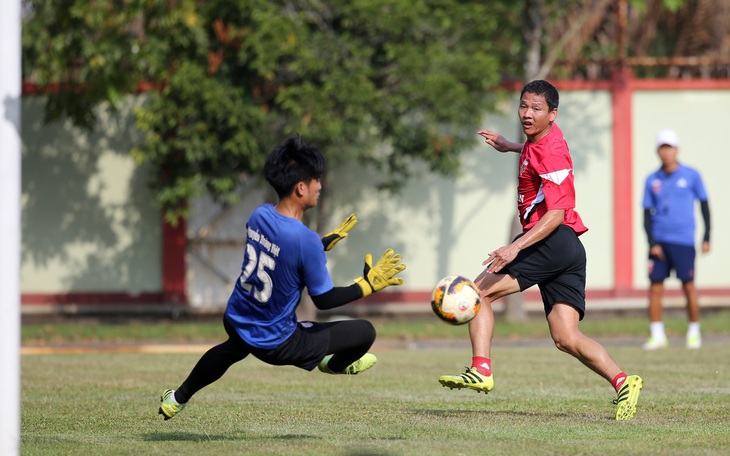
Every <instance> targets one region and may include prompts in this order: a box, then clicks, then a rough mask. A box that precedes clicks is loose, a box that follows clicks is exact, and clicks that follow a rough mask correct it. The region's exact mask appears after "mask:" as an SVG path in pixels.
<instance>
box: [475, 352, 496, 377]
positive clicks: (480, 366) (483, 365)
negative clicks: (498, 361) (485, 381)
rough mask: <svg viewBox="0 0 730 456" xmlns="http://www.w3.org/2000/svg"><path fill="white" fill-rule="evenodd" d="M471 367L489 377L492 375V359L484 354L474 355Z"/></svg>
mask: <svg viewBox="0 0 730 456" xmlns="http://www.w3.org/2000/svg"><path fill="white" fill-rule="evenodd" d="M471 367H473V368H474V369H476V370H477V372H479V373H480V374H482V375H486V376H487V377H489V376H490V375H492V360H490V359H489V358H485V357H483V356H472V358H471Z"/></svg>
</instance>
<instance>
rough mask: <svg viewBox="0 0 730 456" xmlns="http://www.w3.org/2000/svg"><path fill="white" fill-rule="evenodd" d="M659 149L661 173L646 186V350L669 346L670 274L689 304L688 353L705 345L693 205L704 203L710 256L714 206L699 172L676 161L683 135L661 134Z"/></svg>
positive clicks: (706, 247) (705, 246)
mask: <svg viewBox="0 0 730 456" xmlns="http://www.w3.org/2000/svg"><path fill="white" fill-rule="evenodd" d="M656 147H657V153H658V155H659V159H660V160H661V162H662V166H661V168H659V169H658V170H657V171H655V172H653V173H652V174H650V175H649V177H647V179H646V184H645V186H644V201H643V206H644V230H645V231H646V236H647V240H648V241H649V280H650V281H651V285H650V286H649V321H650V324H649V327H650V330H651V336H650V337H649V340H647V341H646V343H645V344H644V349H645V350H656V349H659V348H664V347H666V346H667V345H668V344H669V342H668V340H667V336H666V333H665V332H664V322H663V321H662V297H663V295H664V280H665V279H666V278H668V277H669V274H670V273H671V271H672V270H674V271H675V274H676V276H677V278H678V279H679V280H680V281H681V282H682V291H683V292H684V296H685V298H686V300H687V317H688V320H689V324H688V326H687V337H686V344H687V348H690V349H697V348H700V347H701V346H702V338H701V336H700V306H699V304H698V302H697V289H696V288H695V283H694V278H695V268H694V264H695V201H699V202H700V207H701V209H702V219H703V220H704V224H705V232H704V235H703V238H702V253H707V252H709V251H710V207H709V205H708V202H707V192H706V191H705V186H704V184H703V182H702V177H701V176H700V173H699V172H698V171H697V170H695V169H693V168H690V167H689V166H685V165H683V164H681V163H679V161H678V160H677V154H678V152H679V136H678V135H677V133H676V132H675V131H673V130H669V129H664V130H661V131H659V132H658V133H657V136H656Z"/></svg>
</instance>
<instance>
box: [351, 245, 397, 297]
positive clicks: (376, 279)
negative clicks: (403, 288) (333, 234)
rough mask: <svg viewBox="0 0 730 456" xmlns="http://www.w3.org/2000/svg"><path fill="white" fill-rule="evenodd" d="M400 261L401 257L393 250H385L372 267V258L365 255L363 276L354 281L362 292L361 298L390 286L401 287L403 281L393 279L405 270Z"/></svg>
mask: <svg viewBox="0 0 730 456" xmlns="http://www.w3.org/2000/svg"><path fill="white" fill-rule="evenodd" d="M402 261H403V257H401V256H400V255H398V254H397V253H395V251H394V250H393V249H387V250H386V251H385V253H384V254H383V256H382V257H380V259H379V260H378V262H377V263H375V265H373V256H372V255H371V254H369V253H368V254H367V255H365V268H364V269H363V276H362V277H358V278H357V279H355V283H356V284H357V285H358V286H359V287H360V289H361V290H362V296H363V297H365V296H368V295H370V294H372V293H375V292H376V291H380V290H382V289H383V288H385V287H389V286H391V285H403V282H404V280H403V279H402V278H400V277H395V276H396V275H397V274H398V273H400V272H401V271H403V270H404V269H405V268H406V265H405V263H402Z"/></svg>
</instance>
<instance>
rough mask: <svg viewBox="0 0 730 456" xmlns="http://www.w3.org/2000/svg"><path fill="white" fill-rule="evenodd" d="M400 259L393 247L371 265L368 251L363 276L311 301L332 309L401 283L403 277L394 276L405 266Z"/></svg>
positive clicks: (320, 307) (319, 307) (321, 307)
mask: <svg viewBox="0 0 730 456" xmlns="http://www.w3.org/2000/svg"><path fill="white" fill-rule="evenodd" d="M402 260H403V258H402V257H401V256H400V255H398V254H396V253H395V251H393V249H388V250H386V251H385V253H384V254H383V256H382V257H380V259H379V260H378V262H377V263H375V265H374V266H373V256H372V255H371V254H369V253H368V254H367V255H365V267H364V269H363V276H362V277H358V278H357V279H355V283H354V284H352V285H350V286H349V287H335V288H333V289H331V290H330V291H328V292H327V293H323V294H321V295H319V296H312V301H313V302H314V305H315V306H317V308H318V309H320V310H328V309H334V308H336V307H340V306H343V305H345V304H347V303H350V302H352V301H354V300H356V299H360V298H364V297H365V296H368V295H370V294H372V293H375V292H376V291H380V290H382V289H383V288H386V287H389V286H393V285H395V286H398V285H403V279H402V278H401V277H395V275H396V274H398V273H400V272H401V271H403V270H404V269H405V268H406V265H405V264H404V263H402Z"/></svg>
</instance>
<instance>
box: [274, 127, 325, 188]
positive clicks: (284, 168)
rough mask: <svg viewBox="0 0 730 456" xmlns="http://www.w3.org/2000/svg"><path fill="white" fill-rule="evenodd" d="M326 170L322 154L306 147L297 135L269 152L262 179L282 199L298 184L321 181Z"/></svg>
mask: <svg viewBox="0 0 730 456" xmlns="http://www.w3.org/2000/svg"><path fill="white" fill-rule="evenodd" d="M326 168H327V161H326V160H325V158H324V155H322V152H320V151H319V149H317V148H316V147H314V146H309V145H307V144H306V143H305V142H304V141H303V140H302V138H301V136H299V135H298V134H297V135H296V136H294V137H291V138H288V139H287V140H285V141H284V142H282V143H281V144H279V145H278V146H276V148H274V150H272V151H271V153H270V154H269V156H268V157H267V158H266V164H265V165H264V177H265V178H266V181H267V182H268V183H269V184H271V186H272V187H274V190H276V194H277V195H278V196H279V198H283V197H285V196H288V195H290V194H291V192H292V191H294V187H295V186H296V185H297V183H298V182H302V181H304V182H307V183H309V182H310V181H311V180H312V179H321V178H322V176H323V175H324V172H325V170H326Z"/></svg>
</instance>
